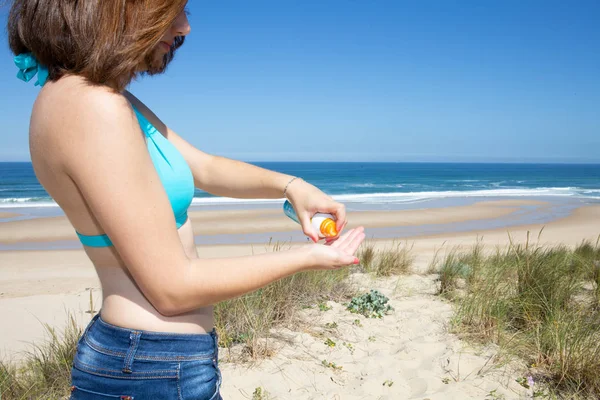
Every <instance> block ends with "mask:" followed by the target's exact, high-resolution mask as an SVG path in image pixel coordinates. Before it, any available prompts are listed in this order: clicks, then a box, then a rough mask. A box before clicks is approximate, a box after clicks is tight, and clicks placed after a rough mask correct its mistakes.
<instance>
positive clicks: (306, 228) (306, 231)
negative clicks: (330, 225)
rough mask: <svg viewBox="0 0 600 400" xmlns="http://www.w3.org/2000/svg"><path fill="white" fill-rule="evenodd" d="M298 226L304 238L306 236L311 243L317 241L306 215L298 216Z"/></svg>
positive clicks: (317, 238) (316, 235) (317, 237)
mask: <svg viewBox="0 0 600 400" xmlns="http://www.w3.org/2000/svg"><path fill="white" fill-rule="evenodd" d="M298 218H299V219H300V225H301V226H302V231H303V232H304V234H305V235H306V236H308V237H309V238H310V239H311V240H312V241H313V242H315V243H316V242H318V241H319V235H318V234H317V232H315V231H314V229H313V227H312V224H311V223H310V217H309V216H308V215H307V214H306V213H302V215H299V216H298Z"/></svg>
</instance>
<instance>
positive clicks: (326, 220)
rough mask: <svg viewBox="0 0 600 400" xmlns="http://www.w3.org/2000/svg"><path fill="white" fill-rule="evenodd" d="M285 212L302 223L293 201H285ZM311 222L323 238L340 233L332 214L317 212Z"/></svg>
mask: <svg viewBox="0 0 600 400" xmlns="http://www.w3.org/2000/svg"><path fill="white" fill-rule="evenodd" d="M283 212H284V213H285V215H287V216H288V217H290V219H292V220H293V221H295V222H297V223H298V224H299V223H300V221H299V220H298V215H297V214H296V211H295V210H294V207H293V206H292V203H290V202H289V201H288V200H286V201H285V203H283ZM310 223H311V225H312V227H313V229H314V230H315V231H317V232H318V234H319V237H320V238H321V239H322V238H326V237H335V236H337V234H338V231H337V228H336V225H335V217H334V216H333V215H331V214H325V213H316V214H315V215H313V216H312V218H311V219H310Z"/></svg>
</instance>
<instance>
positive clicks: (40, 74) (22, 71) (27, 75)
mask: <svg viewBox="0 0 600 400" xmlns="http://www.w3.org/2000/svg"><path fill="white" fill-rule="evenodd" d="M14 60H15V65H16V66H17V68H19V72H17V78H19V79H20V80H22V81H24V82H29V81H30V80H31V79H33V77H34V76H35V75H36V74H37V81H36V82H35V86H44V84H45V83H46V81H47V80H48V68H46V67H45V66H43V65H42V64H40V63H39V62H38V60H37V59H36V58H35V56H34V55H33V54H31V53H22V54H19V55H18V56H16V57H15V59H14Z"/></svg>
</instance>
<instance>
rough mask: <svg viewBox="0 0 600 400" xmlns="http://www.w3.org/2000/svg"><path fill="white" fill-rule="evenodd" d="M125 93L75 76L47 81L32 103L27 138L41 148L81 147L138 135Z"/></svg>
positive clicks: (64, 148)
mask: <svg viewBox="0 0 600 400" xmlns="http://www.w3.org/2000/svg"><path fill="white" fill-rule="evenodd" d="M137 133H139V129H138V125H137V119H136V116H135V113H134V112H133V109H132V107H131V105H130V103H129V102H128V101H127V99H126V98H125V96H123V95H122V94H120V93H117V92H115V91H113V90H112V89H110V88H107V87H102V86H97V85H91V84H89V83H87V82H86V81H85V80H84V79H82V78H80V77H76V76H66V77H63V78H61V79H59V80H58V81H57V82H51V83H48V84H47V85H46V86H44V88H43V89H42V90H41V92H40V94H39V96H38V98H37V99H36V101H35V104H34V106H33V111H32V115H31V123H30V140H31V141H32V142H33V143H35V142H42V143H43V144H44V147H45V148H50V149H52V148H54V149H57V148H60V149H61V150H65V151H68V150H74V151H78V150H81V149H79V148H78V147H81V146H94V145H96V144H97V141H98V140H103V141H111V140H112V141H113V142H115V143H116V144H118V142H120V141H123V140H127V139H131V138H132V136H139V135H137Z"/></svg>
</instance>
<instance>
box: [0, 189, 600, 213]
mask: <svg viewBox="0 0 600 400" xmlns="http://www.w3.org/2000/svg"><path fill="white" fill-rule="evenodd" d="M332 197H333V198H334V199H335V200H337V201H340V202H356V203H411V202H418V201H423V200H431V199H444V198H464V197H578V198H588V199H598V198H600V189H583V188H577V187H564V188H553V187H549V188H535V189H525V188H520V189H483V190H466V191H460V190H448V191H430V192H406V193H385V192H382V193H360V194H342V195H333V196H332ZM39 199H40V198H35V197H30V198H9V199H0V208H20V207H57V204H56V203H55V202H54V201H40V200H39ZM282 203H283V199H233V198H229V197H195V198H194V199H193V200H192V205H220V204H257V205H258V204H282Z"/></svg>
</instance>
